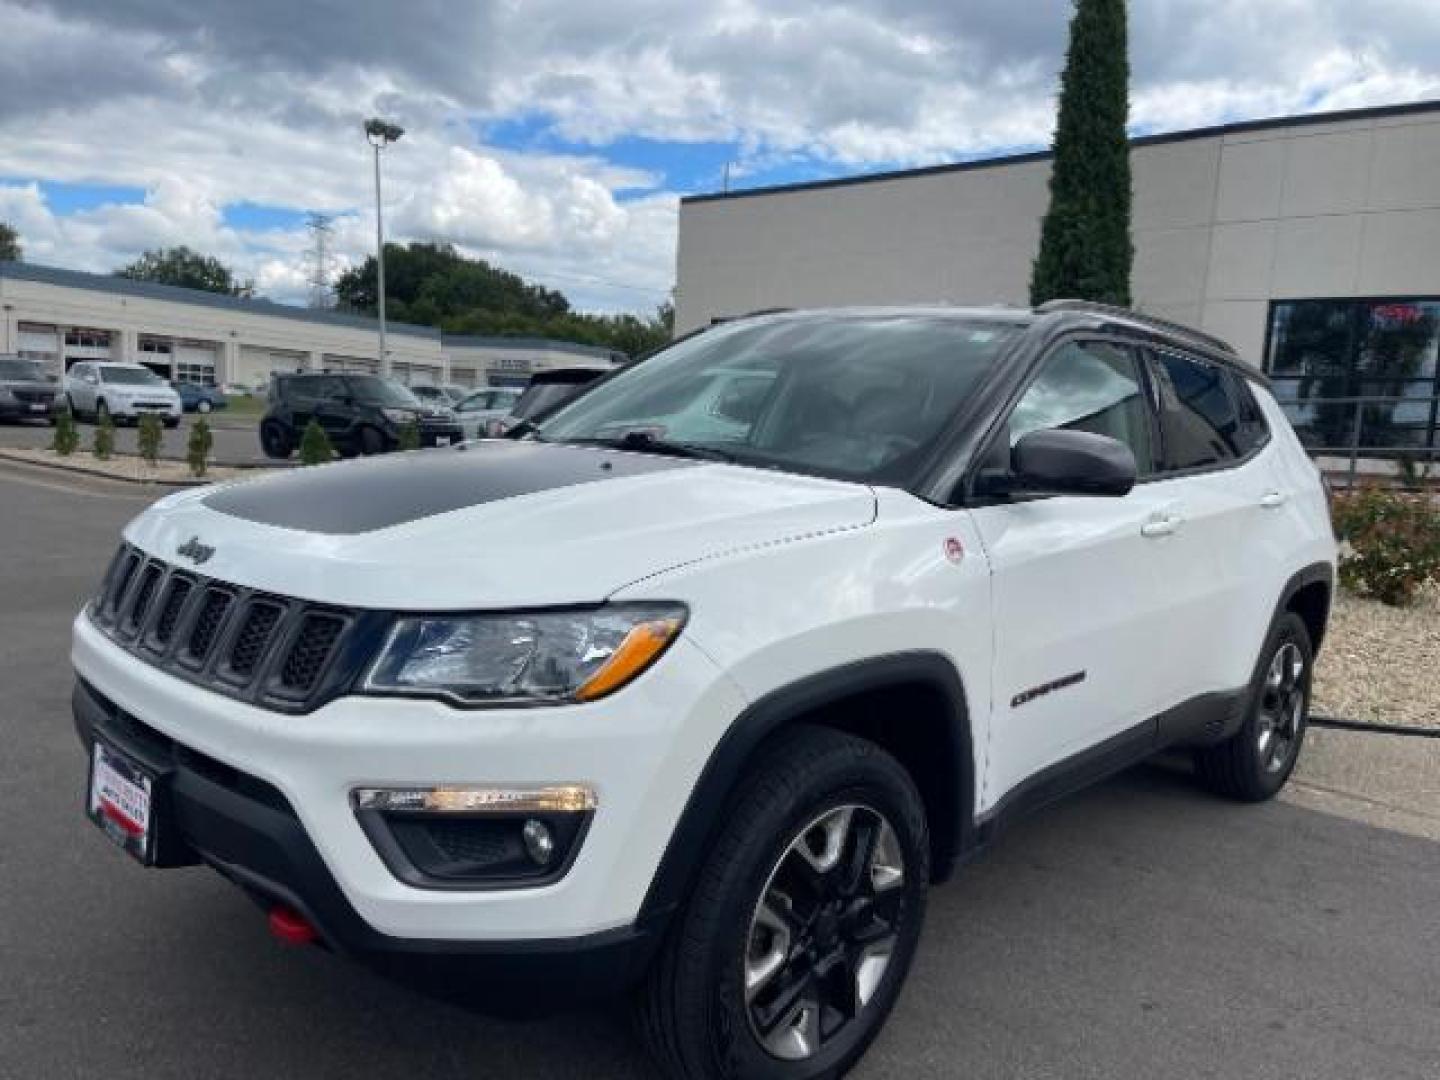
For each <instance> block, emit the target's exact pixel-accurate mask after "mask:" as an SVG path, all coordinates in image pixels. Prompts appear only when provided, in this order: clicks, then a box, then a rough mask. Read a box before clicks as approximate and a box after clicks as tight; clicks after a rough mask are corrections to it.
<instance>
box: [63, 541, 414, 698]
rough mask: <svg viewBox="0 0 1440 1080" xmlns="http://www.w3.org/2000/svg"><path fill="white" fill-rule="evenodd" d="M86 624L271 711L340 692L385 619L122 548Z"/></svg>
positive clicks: (180, 673)
mask: <svg viewBox="0 0 1440 1080" xmlns="http://www.w3.org/2000/svg"><path fill="white" fill-rule="evenodd" d="M89 611H90V618H91V620H92V621H93V622H94V623H95V625H96V626H98V627H99V628H100V629H101V630H102V631H103V632H104V633H105V634H106V635H108V636H109V637H110V638H111V640H113V641H114V642H115V643H116V644H117V645H119V646H120V647H121V648H124V649H127V650H129V651H130V652H132V653H134V654H135V655H136V656H138V657H140V658H141V659H142V660H144V661H145V662H146V663H149V664H153V665H154V666H156V667H158V668H162V669H163V670H165V671H167V672H169V673H170V674H172V675H175V676H177V677H179V678H182V679H185V680H186V681H187V682H192V683H196V684H198V685H200V686H204V687H205V688H207V689H209V690H214V691H216V692H217V693H221V694H225V695H226V696H228V697H233V698H239V699H241V700H242V701H248V702H251V703H253V704H255V705H259V706H263V707H265V708H269V709H274V710H276V711H278V712H291V713H297V712H309V711H310V710H311V709H314V708H316V707H318V706H319V705H321V704H323V703H324V702H325V701H328V700H330V699H331V698H333V697H335V696H337V695H338V694H341V693H344V692H345V691H346V690H347V689H348V688H349V686H350V684H351V683H352V682H353V680H354V678H355V677H356V676H357V675H358V674H359V671H360V668H361V667H363V665H364V664H365V662H366V661H367V660H368V659H369V657H368V656H367V655H365V654H364V653H363V652H362V651H361V650H359V649H357V648H355V647H353V645H352V644H350V643H351V642H352V639H358V640H362V641H375V642H376V643H377V644H378V641H379V640H380V638H381V636H382V634H383V631H384V627H385V626H386V624H387V623H388V621H389V620H388V616H386V615H385V614H384V613H383V612H372V611H354V610H348V609H342V608H335V607H330V606H321V605H318V604H312V603H310V602H308V601H305V600H296V599H291V598H289V597H284V596H275V595H273V594H270V593H260V592H256V591H254V590H251V589H246V588H242V587H241V586H238V585H231V584H229V583H227V582H224V581H219V580H215V579H211V578H204V577H201V576H199V575H198V574H195V573H194V572H193V571H189V570H179V569H176V568H174V567H171V566H169V565H168V564H166V563H164V562H162V561H160V560H158V559H153V558H150V557H149V556H147V555H146V554H145V553H143V552H141V551H139V550H138V549H136V548H133V547H130V546H129V545H125V546H123V547H122V548H121V549H120V552H119V553H118V554H117V555H116V557H115V559H114V561H113V562H112V563H111V564H110V569H109V571H108V572H107V573H106V575H105V583H104V585H103V586H102V587H101V589H100V593H99V595H98V596H97V598H96V600H95V602H94V603H92V604H91V605H90V609H89Z"/></svg>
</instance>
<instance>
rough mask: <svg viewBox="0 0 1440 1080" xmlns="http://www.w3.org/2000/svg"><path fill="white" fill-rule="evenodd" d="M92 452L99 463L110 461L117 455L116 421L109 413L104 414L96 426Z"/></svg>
mask: <svg viewBox="0 0 1440 1080" xmlns="http://www.w3.org/2000/svg"><path fill="white" fill-rule="evenodd" d="M90 452H91V453H92V454H94V455H95V457H96V459H97V460H99V461H109V460H110V458H111V456H112V455H113V454H114V453H115V421H114V420H112V419H111V418H110V414H109V413H108V412H106V413H102V414H101V416H100V421H99V423H97V424H96V425H95V442H94V443H93V444H92V446H91V449H90Z"/></svg>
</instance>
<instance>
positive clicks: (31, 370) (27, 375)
mask: <svg viewBox="0 0 1440 1080" xmlns="http://www.w3.org/2000/svg"><path fill="white" fill-rule="evenodd" d="M0 379H10V380H13V381H15V382H44V381H45V368H44V366H43V365H42V364H41V363H40V362H39V361H38V360H17V359H15V358H13V357H9V356H0Z"/></svg>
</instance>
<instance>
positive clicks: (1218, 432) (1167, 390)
mask: <svg viewBox="0 0 1440 1080" xmlns="http://www.w3.org/2000/svg"><path fill="white" fill-rule="evenodd" d="M1154 355H1155V390H1156V396H1157V397H1158V398H1159V400H1160V431H1161V442H1162V444H1163V447H1164V462H1165V470H1166V471H1167V472H1178V471H1180V470H1182V469H1201V468H1205V467H1207V466H1211V465H1223V464H1225V463H1226V462H1227V461H1233V460H1234V459H1235V458H1236V457H1239V456H1240V455H1242V454H1244V453H1245V452H1246V451H1245V450H1243V449H1242V448H1241V447H1242V440H1241V438H1240V415H1239V411H1238V409H1237V408H1236V405H1235V399H1234V398H1233V397H1232V396H1231V393H1232V392H1231V383H1230V376H1229V375H1228V373H1227V372H1226V371H1225V369H1224V368H1222V367H1220V366H1218V365H1216V364H1211V363H1207V362H1206V361H1204V360H1200V359H1197V358H1195V357H1190V356H1181V355H1179V354H1178V353H1172V352H1163V353H1156V354H1154Z"/></svg>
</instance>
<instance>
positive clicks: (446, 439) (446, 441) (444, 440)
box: [435, 435, 450, 446]
mask: <svg viewBox="0 0 1440 1080" xmlns="http://www.w3.org/2000/svg"><path fill="white" fill-rule="evenodd" d="M435 445H436V446H449V445H450V436H449V435H436V436H435Z"/></svg>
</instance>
